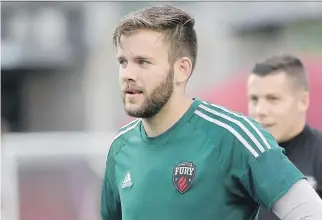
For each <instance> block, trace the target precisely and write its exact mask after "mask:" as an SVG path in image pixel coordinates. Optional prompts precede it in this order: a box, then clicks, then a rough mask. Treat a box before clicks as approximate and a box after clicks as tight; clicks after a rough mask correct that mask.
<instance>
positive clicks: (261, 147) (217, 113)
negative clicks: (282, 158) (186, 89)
mask: <svg viewBox="0 0 322 220" xmlns="http://www.w3.org/2000/svg"><path fill="white" fill-rule="evenodd" d="M199 107H200V108H201V109H203V110H205V111H207V112H209V113H211V114H214V115H217V116H219V117H221V118H224V119H226V120H228V121H231V122H233V123H235V124H236V125H238V126H239V127H240V128H241V129H242V130H243V131H244V132H245V133H246V135H247V136H248V137H249V138H250V139H251V140H252V141H253V142H254V144H255V145H256V147H257V148H258V149H259V150H260V151H261V152H262V153H263V152H264V151H265V149H264V148H263V146H262V145H261V144H260V143H259V142H258V140H257V138H256V137H255V136H254V135H253V134H252V132H250V131H249V130H248V129H247V128H246V127H245V125H243V124H242V123H241V122H240V121H237V120H236V119H234V118H231V117H229V116H228V115H225V114H222V113H220V112H217V111H215V110H213V109H210V108H208V107H206V106H204V105H200V106H199Z"/></svg>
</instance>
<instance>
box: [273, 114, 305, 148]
mask: <svg viewBox="0 0 322 220" xmlns="http://www.w3.org/2000/svg"><path fill="white" fill-rule="evenodd" d="M305 125H306V120H305V119H303V120H299V121H298V123H297V125H296V126H295V127H293V129H292V133H290V134H289V136H288V137H287V138H286V140H282V141H279V142H280V143H284V142H288V141H290V140H292V139H293V138H295V137H296V136H298V135H299V134H300V133H301V132H302V131H303V130H304V128H305Z"/></svg>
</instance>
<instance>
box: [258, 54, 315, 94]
mask: <svg viewBox="0 0 322 220" xmlns="http://www.w3.org/2000/svg"><path fill="white" fill-rule="evenodd" d="M282 72H283V73H285V74H286V75H287V76H288V77H290V78H292V79H294V80H295V81H296V83H297V86H300V87H302V88H303V89H305V90H307V91H308V90H309V80H308V76H307V73H306V70H305V67H304V65H303V63H302V61H301V60H300V59H299V58H297V57H295V56H292V55H281V56H273V57H270V58H267V59H266V60H265V61H263V62H260V63H257V64H256V65H255V67H254V68H253V70H252V73H253V74H255V75H258V76H267V75H272V74H276V73H282Z"/></svg>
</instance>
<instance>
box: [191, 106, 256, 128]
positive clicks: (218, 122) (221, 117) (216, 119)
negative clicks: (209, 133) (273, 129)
mask: <svg viewBox="0 0 322 220" xmlns="http://www.w3.org/2000/svg"><path fill="white" fill-rule="evenodd" d="M195 114H197V115H198V116H199V117H200V118H202V119H203V120H204V124H203V126H205V127H207V129H211V130H214V131H215V132H218V130H222V131H225V132H226V133H227V134H228V133H229V134H233V133H235V132H242V131H244V132H245V131H246V130H252V131H254V129H255V130H258V129H262V127H261V126H260V125H259V124H258V123H257V122H256V121H255V120H253V119H252V118H250V117H248V116H245V115H243V114H241V113H239V112H236V111H233V110H231V109H229V108H226V107H224V106H220V105H216V104H212V103H210V102H206V101H203V102H202V103H201V104H200V105H199V106H198V109H197V110H196V111H195ZM246 132H247V133H248V131H246Z"/></svg>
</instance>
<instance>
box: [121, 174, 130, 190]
mask: <svg viewBox="0 0 322 220" xmlns="http://www.w3.org/2000/svg"><path fill="white" fill-rule="evenodd" d="M130 186H132V180H131V174H130V173H127V174H126V175H125V178H124V180H123V183H122V188H127V187H130Z"/></svg>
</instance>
